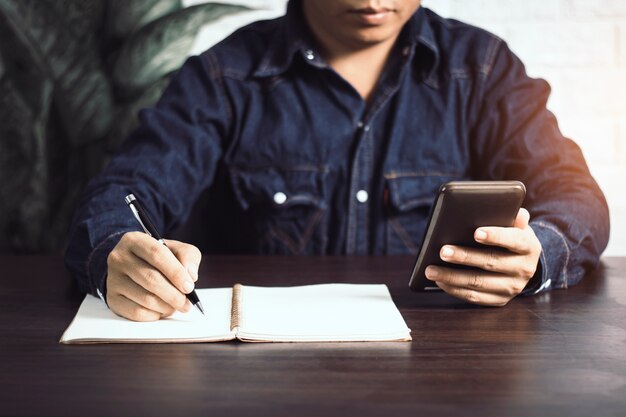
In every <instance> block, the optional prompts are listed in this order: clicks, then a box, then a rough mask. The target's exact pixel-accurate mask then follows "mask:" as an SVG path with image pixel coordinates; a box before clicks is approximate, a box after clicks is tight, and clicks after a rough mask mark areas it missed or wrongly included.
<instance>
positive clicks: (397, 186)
mask: <svg viewBox="0 0 626 417" xmlns="http://www.w3.org/2000/svg"><path fill="white" fill-rule="evenodd" d="M549 90H550V88H549V86H548V84H547V83H546V82H545V81H543V80H535V79H531V78H529V77H528V76H527V75H526V73H525V70H524V66H523V65H522V63H521V62H520V61H519V60H518V58H517V57H516V56H515V55H513V54H512V53H511V51H510V50H509V49H508V48H507V46H506V44H505V43H504V42H503V41H502V40H501V39H498V38H497V37H495V36H493V35H491V34H489V33H487V32H485V31H483V30H480V29H477V28H474V27H471V26H468V25H466V24H463V23H460V22H457V21H454V20H450V19H444V18H441V17H439V16H437V15H436V14H435V13H433V12H431V11H430V10H428V9H425V8H420V9H419V10H418V11H417V12H416V14H415V15H414V16H413V17H412V18H411V19H410V21H409V22H408V23H407V25H406V26H405V28H404V29H403V31H402V33H401V35H400V37H399V39H398V42H397V45H396V47H395V49H394V51H393V53H392V55H391V58H390V61H389V63H388V65H387V66H386V69H385V71H384V73H383V75H382V77H381V79H380V81H379V84H378V86H377V88H376V90H375V91H374V94H373V97H372V99H371V100H370V102H369V103H366V102H365V101H364V100H363V99H362V98H361V97H360V96H359V94H358V93H357V92H356V90H355V89H354V88H353V87H352V86H351V85H350V84H349V83H347V82H346V81H345V80H344V79H342V77H340V76H339V75H338V74H337V73H336V72H335V71H333V69H332V68H330V67H329V66H328V65H327V64H326V63H325V62H324V60H323V59H322V58H321V57H320V56H319V55H318V53H317V50H316V47H315V44H314V42H312V40H311V35H310V34H309V32H308V30H307V29H306V24H305V22H304V20H303V17H302V14H301V10H300V6H299V3H298V2H297V1H291V2H290V4H289V6H288V11H287V14H286V16H284V17H282V18H279V19H276V20H272V21H265V22H258V23H254V24H252V25H249V26H247V27H245V28H242V29H240V30H238V31H237V32H236V33H235V34H233V35H232V36H230V37H228V38H227V39H226V40H224V41H222V42H221V43H220V44H218V45H217V46H215V47H213V48H211V49H210V50H208V51H207V52H205V53H204V54H202V55H200V56H198V57H193V58H190V59H189V60H188V61H187V62H186V63H185V64H184V66H183V67H182V68H181V70H180V71H179V72H178V73H177V74H176V75H175V76H174V78H173V80H172V82H171V84H170V86H169V87H168V88H167V90H166V91H165V93H164V94H163V96H162V98H161V99H160V101H159V102H158V104H157V106H156V107H155V108H152V109H148V110H143V111H142V112H141V113H140V127H139V128H138V129H137V130H136V131H135V132H134V134H132V135H131V136H130V137H129V138H128V139H127V140H126V141H125V143H124V145H123V147H122V149H121V150H120V152H119V154H118V155H117V156H115V157H114V158H113V159H112V160H111V161H110V163H109V164H108V166H107V167H106V168H105V170H104V171H103V172H102V174H101V175H99V176H98V177H97V178H95V179H94V180H93V181H92V182H91V183H90V184H89V185H88V187H87V190H86V192H85V195H84V197H83V199H82V201H81V202H80V203H79V206H78V208H77V212H76V216H75V219H74V222H73V226H72V230H71V237H70V242H69V247H68V249H67V252H66V263H67V265H68V267H69V268H70V270H71V271H72V272H74V273H75V274H76V276H77V277H78V280H79V283H80V285H81V288H82V289H83V290H84V291H85V292H90V293H92V294H97V293H98V292H101V293H104V292H105V291H106V288H105V275H106V258H107V255H108V253H109V252H110V251H111V249H112V248H113V247H114V246H115V244H117V242H118V241H119V239H120V238H121V236H122V234H123V233H125V232H127V231H132V230H140V229H139V227H138V224H137V223H136V221H135V219H134V218H133V216H132V215H131V212H130V210H129V209H128V207H127V206H126V205H125V203H124V196H125V195H126V194H128V193H131V192H132V193H134V194H135V195H136V196H137V197H138V198H139V199H140V200H141V201H142V202H143V204H144V206H145V207H146V209H147V210H148V211H149V212H150V213H151V215H152V217H153V218H154V220H156V226H157V228H158V229H160V230H161V231H162V233H163V234H164V235H165V236H168V234H170V233H171V231H172V230H173V229H175V228H176V227H177V226H179V225H180V224H181V223H182V222H184V221H185V220H186V219H187V218H188V216H189V214H190V211H191V209H192V206H194V204H197V205H196V207H197V206H198V205H200V206H202V209H201V210H200V211H199V215H197V216H195V217H196V218H197V219H199V220H200V223H199V224H200V225H196V226H195V231H196V232H197V233H198V234H199V235H202V236H204V238H205V239H204V242H203V243H201V244H200V247H201V249H203V250H204V251H205V252H230V253H261V254H362V255H366V254H409V253H413V254H414V253H416V251H417V250H418V248H419V246H420V240H421V238H422V234H423V231H424V228H425V225H426V222H427V217H428V214H429V210H430V206H431V204H432V202H433V200H434V197H435V194H436V192H437V190H438V188H439V186H440V185H441V184H442V183H444V182H447V181H450V180H469V179H474V180H496V179H497V180H509V179H516V180H521V181H523V182H524V183H525V184H526V187H527V191H528V193H527V198H526V201H525V207H527V208H528V209H529V211H530V213H531V216H532V222H531V225H532V227H533V229H534V231H535V233H536V234H537V236H538V237H539V240H540V241H541V243H542V246H543V252H542V254H541V260H540V268H539V271H540V272H539V275H538V279H537V280H536V281H538V284H543V285H542V286H541V288H540V289H547V288H550V287H566V286H567V285H571V284H574V283H576V282H577V281H578V280H579V279H580V278H581V277H582V276H583V275H584V272H585V270H587V269H589V268H591V267H593V266H594V265H595V264H596V263H597V262H598V258H599V256H600V253H601V252H602V250H603V249H604V248H605V246H606V243H607V240H608V234H609V225H608V209H607V205H606V202H605V199H604V197H603V195H602V193H601V191H600V189H599V188H598V186H597V184H596V183H595V181H594V180H593V179H592V177H591V176H590V174H589V171H588V169H587V166H586V164H585V161H584V158H583V156H582V154H581V152H580V150H579V148H578V147H577V146H576V145H575V144H574V143H573V142H572V141H570V140H568V139H566V138H564V137H563V136H562V135H561V133H560V131H559V129H558V127H557V122H556V120H555V118H554V116H553V115H552V113H550V112H549V111H548V110H546V101H547V98H548V94H549ZM201 203H202V204H201ZM409 273H410V271H407V277H406V278H407V280H408V275H409Z"/></svg>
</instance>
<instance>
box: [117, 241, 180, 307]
mask: <svg viewBox="0 0 626 417" xmlns="http://www.w3.org/2000/svg"><path fill="white" fill-rule="evenodd" d="M166 250H167V249H166ZM125 271H126V275H128V276H129V277H130V278H131V279H132V280H133V281H134V282H135V283H137V284H138V285H139V286H141V287H143V288H145V289H146V290H148V291H149V292H151V293H153V294H155V295H156V296H158V297H159V298H160V299H162V300H163V301H165V302H166V303H167V304H169V305H170V306H172V307H173V308H175V309H176V310H178V311H182V312H187V311H189V308H190V305H189V304H188V301H187V297H185V295H184V294H183V293H181V292H180V291H179V290H178V289H177V288H176V287H174V285H173V284H172V283H171V282H170V281H169V280H168V279H167V277H165V276H164V275H163V274H162V273H161V272H160V271H159V270H158V269H156V268H154V267H153V266H152V265H150V264H149V263H147V262H146V261H144V260H143V259H141V258H137V257H133V258H132V260H131V261H129V262H128V268H126V270H125Z"/></svg>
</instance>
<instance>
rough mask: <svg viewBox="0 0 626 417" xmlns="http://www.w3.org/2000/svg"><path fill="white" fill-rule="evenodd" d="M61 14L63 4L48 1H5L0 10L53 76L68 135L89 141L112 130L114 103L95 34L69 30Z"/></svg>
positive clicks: (76, 141)
mask: <svg viewBox="0 0 626 417" xmlns="http://www.w3.org/2000/svg"><path fill="white" fill-rule="evenodd" d="M85 10H90V9H85ZM61 13H62V8H60V5H59V6H58V7H51V6H50V3H49V2H47V1H38V0H0V14H1V15H3V18H4V20H5V21H6V22H7V24H8V26H9V27H10V28H11V30H12V31H13V33H14V34H15V37H16V38H17V39H19V43H20V46H21V47H22V48H25V49H26V50H27V52H26V51H25V52H24V53H28V54H29V55H30V56H32V57H33V61H34V62H35V64H36V65H37V66H38V68H39V69H40V70H41V71H42V72H44V73H45V74H46V75H47V76H48V77H49V78H50V79H51V80H52V81H53V84H54V102H55V104H56V108H57V111H58V114H59V116H60V119H61V122H62V124H63V127H64V129H65V131H66V134H67V139H68V140H69V141H70V142H72V143H74V144H81V143H88V142H91V141H94V140H98V139H100V138H102V137H103V136H104V134H105V133H106V132H107V131H108V129H109V126H110V124H111V122H112V120H113V119H112V116H113V111H114V108H115V104H114V102H113V96H112V92H111V88H110V85H109V81H108V78H107V76H106V75H105V73H104V71H103V69H102V67H101V60H100V57H99V56H98V51H99V47H98V44H97V42H96V38H95V36H93V35H92V36H85V34H82V35H78V34H77V33H78V32H73V31H71V30H68V29H67V27H66V22H65V20H64V17H63V15H62V14H61ZM76 13H80V9H77V10H76ZM73 18H76V16H75V15H74V17H73Z"/></svg>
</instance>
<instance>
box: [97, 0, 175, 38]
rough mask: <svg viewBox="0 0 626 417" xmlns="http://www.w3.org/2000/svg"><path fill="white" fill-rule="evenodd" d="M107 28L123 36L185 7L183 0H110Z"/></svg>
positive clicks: (114, 36)
mask: <svg viewBox="0 0 626 417" xmlns="http://www.w3.org/2000/svg"><path fill="white" fill-rule="evenodd" d="M106 7H107V12H106V20H105V28H106V30H107V32H108V35H109V36H110V37H111V38H123V37H125V36H127V35H129V34H131V33H133V32H134V31H136V30H137V29H139V28H141V27H143V26H145V25H146V24H148V23H150V22H152V21H154V20H156V19H158V18H160V17H162V16H165V15H167V14H170V13H172V12H174V11H176V10H180V9H182V8H183V5H182V2H181V0H108V1H107V2H106Z"/></svg>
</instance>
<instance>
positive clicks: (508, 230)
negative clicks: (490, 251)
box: [474, 226, 532, 254]
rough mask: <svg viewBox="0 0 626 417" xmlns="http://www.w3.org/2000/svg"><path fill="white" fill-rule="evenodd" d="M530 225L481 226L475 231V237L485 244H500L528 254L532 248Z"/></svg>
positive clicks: (513, 250) (511, 249)
mask: <svg viewBox="0 0 626 417" xmlns="http://www.w3.org/2000/svg"><path fill="white" fill-rule="evenodd" d="M529 230H532V229H530V227H528V226H527V227H526V228H524V229H518V228H517V227H480V228H478V229H476V232H475V233H474V239H475V240H476V241H477V242H478V243H482V244H483V245H491V246H500V247H501V248H505V249H508V250H510V251H512V252H516V253H520V254H527V253H529V252H530V251H531V250H532V244H531V242H530V235H531V233H529Z"/></svg>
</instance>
